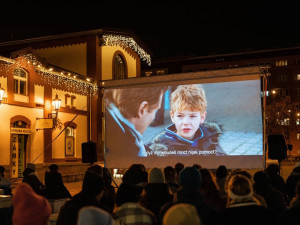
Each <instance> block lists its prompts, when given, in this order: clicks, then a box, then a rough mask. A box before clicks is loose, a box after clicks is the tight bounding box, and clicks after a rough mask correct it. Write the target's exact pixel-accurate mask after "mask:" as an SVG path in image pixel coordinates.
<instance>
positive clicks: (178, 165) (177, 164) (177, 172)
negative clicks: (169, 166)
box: [175, 162, 184, 180]
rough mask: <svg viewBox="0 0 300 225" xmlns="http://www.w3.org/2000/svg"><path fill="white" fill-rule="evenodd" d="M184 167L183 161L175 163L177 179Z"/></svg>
mask: <svg viewBox="0 0 300 225" xmlns="http://www.w3.org/2000/svg"><path fill="white" fill-rule="evenodd" d="M183 168H184V164H183V163H180V162H178V163H176V164H175V171H176V176H177V180H179V173H180V171H181V170H183Z"/></svg>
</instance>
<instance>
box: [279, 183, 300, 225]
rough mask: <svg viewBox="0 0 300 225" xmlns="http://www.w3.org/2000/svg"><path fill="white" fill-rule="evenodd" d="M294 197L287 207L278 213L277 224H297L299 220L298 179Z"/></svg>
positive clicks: (299, 193)
mask: <svg viewBox="0 0 300 225" xmlns="http://www.w3.org/2000/svg"><path fill="white" fill-rule="evenodd" d="M295 191H296V192H295V197H294V198H293V199H292V200H291V202H290V206H289V208H288V209H287V210H286V211H285V212H284V213H282V214H281V215H279V220H278V223H277V224H280V225H299V221H300V181H298V183H297V186H296V190H295Z"/></svg>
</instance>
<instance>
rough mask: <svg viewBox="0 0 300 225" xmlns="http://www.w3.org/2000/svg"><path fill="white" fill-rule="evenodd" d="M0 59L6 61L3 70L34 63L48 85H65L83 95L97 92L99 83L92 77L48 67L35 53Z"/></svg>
mask: <svg viewBox="0 0 300 225" xmlns="http://www.w3.org/2000/svg"><path fill="white" fill-rule="evenodd" d="M0 61H2V62H4V63H2V64H0V70H2V71H3V70H5V71H6V72H9V71H10V70H12V68H13V69H15V68H21V65H24V63H28V64H32V65H34V68H35V71H36V72H37V73H38V74H40V76H41V78H42V80H43V81H44V82H45V83H46V84H48V85H51V86H52V85H56V86H63V87H64V88H67V91H70V92H73V91H77V92H78V93H80V94H83V95H87V94H88V92H89V91H90V93H91V94H92V95H95V94H97V90H98V87H97V84H96V83H94V82H92V81H91V79H90V78H87V77H85V76H82V75H78V74H74V73H71V72H67V71H57V70H55V69H54V68H53V67H46V66H44V65H42V63H41V62H40V61H39V60H38V59H37V58H36V57H35V56H34V55H33V54H30V53H28V54H23V55H21V56H19V57H18V60H13V59H9V58H5V57H2V56H0ZM11 64H15V66H14V67H12V66H11Z"/></svg>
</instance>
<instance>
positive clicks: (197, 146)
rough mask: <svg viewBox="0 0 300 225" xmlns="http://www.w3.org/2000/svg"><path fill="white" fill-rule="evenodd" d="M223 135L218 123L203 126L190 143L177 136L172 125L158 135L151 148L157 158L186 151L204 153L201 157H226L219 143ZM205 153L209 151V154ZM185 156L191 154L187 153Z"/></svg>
mask: <svg viewBox="0 0 300 225" xmlns="http://www.w3.org/2000/svg"><path fill="white" fill-rule="evenodd" d="M221 133H222V130H221V128H220V126H219V125H217V124H216V123H205V124H201V125H200V126H199V129H198V131H196V133H195V137H194V139H193V140H192V141H190V140H187V139H185V138H182V137H180V136H179V135H177V134H176V128H175V125H174V124H172V125H170V126H168V127H166V129H165V130H164V131H163V132H162V133H160V134H159V135H157V136H156V137H155V138H154V140H153V142H152V143H151V144H150V146H149V147H150V149H151V151H152V152H153V154H154V155H157V156H168V155H169V154H168V152H170V151H186V150H188V151H189V150H197V151H203V154H201V155H226V153H225V152H224V150H223V149H222V147H221V146H220V144H219V141H218V138H219V135H220V134H221ZM212 150H216V151H215V153H214V154H211V151H212ZM205 151H208V152H207V154H206V153H205ZM185 155H191V154H190V153H189V152H187V154H185Z"/></svg>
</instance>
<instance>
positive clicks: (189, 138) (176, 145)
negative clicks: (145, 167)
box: [150, 84, 226, 156]
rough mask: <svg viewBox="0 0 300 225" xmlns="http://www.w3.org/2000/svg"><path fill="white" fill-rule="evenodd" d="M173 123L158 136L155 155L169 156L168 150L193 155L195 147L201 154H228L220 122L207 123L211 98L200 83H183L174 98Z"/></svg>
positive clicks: (153, 149)
mask: <svg viewBox="0 0 300 225" xmlns="http://www.w3.org/2000/svg"><path fill="white" fill-rule="evenodd" d="M170 104H171V109H170V116H171V120H172V124H171V125H169V126H167V127H166V128H165V131H163V132H162V133H160V134H159V135H157V136H156V137H155V138H154V140H153V143H151V145H150V148H151V149H152V151H153V153H154V155H157V156H167V155H168V152H170V151H171V152H174V150H175V151H177V152H181V153H182V154H183V155H190V152H195V151H193V150H197V151H201V152H199V153H200V154H201V155H226V153H225V151H224V150H223V149H222V147H221V146H220V144H219V142H218V137H219V135H220V134H221V133H222V131H221V128H220V126H219V125H217V124H216V123H207V122H205V119H206V108H207V101H206V96H205V91H204V89H203V88H202V86H201V85H200V84H191V85H180V86H178V87H177V88H176V90H175V91H173V93H172V94H171V97H170Z"/></svg>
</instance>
